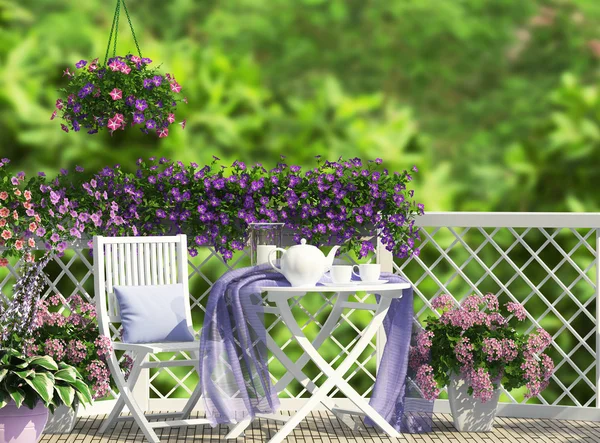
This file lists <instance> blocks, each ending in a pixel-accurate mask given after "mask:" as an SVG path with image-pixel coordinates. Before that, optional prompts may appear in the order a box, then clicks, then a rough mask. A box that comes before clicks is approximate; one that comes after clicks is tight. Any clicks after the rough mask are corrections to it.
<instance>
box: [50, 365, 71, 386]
mask: <svg viewBox="0 0 600 443" xmlns="http://www.w3.org/2000/svg"><path fill="white" fill-rule="evenodd" d="M54 378H55V379H56V380H64V381H66V382H69V383H74V382H75V381H76V380H77V371H76V370H75V368H73V367H67V368H65V369H61V370H60V371H57V372H55V373H54Z"/></svg>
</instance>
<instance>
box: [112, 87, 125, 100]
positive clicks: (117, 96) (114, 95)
mask: <svg viewBox="0 0 600 443" xmlns="http://www.w3.org/2000/svg"><path fill="white" fill-rule="evenodd" d="M109 95H110V96H111V97H112V99H113V100H120V99H122V98H123V91H121V90H120V89H117V88H115V89H113V90H112V91H110V94H109Z"/></svg>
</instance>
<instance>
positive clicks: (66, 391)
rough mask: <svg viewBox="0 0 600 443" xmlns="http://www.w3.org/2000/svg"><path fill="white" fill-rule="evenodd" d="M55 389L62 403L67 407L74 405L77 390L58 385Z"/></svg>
mask: <svg viewBox="0 0 600 443" xmlns="http://www.w3.org/2000/svg"><path fill="white" fill-rule="evenodd" d="M54 388H55V389H56V392H58V396H59V397H60V399H61V400H62V402H63V403H64V404H65V405H66V406H69V407H71V406H72V405H73V400H75V389H73V388H72V387H71V386H62V385H56V386H54Z"/></svg>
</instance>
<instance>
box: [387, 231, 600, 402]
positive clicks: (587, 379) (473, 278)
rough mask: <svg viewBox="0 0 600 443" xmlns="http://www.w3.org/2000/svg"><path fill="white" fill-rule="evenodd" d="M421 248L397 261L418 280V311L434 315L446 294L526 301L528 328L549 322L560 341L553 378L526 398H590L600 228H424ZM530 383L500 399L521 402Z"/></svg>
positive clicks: (547, 326) (554, 346) (593, 393)
mask: <svg viewBox="0 0 600 443" xmlns="http://www.w3.org/2000/svg"><path fill="white" fill-rule="evenodd" d="M423 231H424V232H423V234H424V235H423V237H424V238H423V242H422V245H421V250H422V253H421V255H420V256H419V257H414V258H412V259H409V260H407V261H404V262H402V263H397V264H394V269H395V272H396V273H398V274H400V275H403V276H405V277H407V278H408V279H409V280H410V281H412V282H413V284H414V286H415V294H416V297H415V312H416V313H417V316H418V318H419V320H421V321H423V320H425V318H427V317H428V316H429V315H435V314H434V312H433V311H432V309H431V305H430V301H431V299H432V298H434V297H435V296H437V295H440V294H444V293H446V294H451V295H452V296H453V297H454V298H455V299H457V300H459V301H460V300H462V299H463V298H464V297H466V296H467V295H469V294H471V293H478V294H484V293H494V294H496V295H498V298H499V300H500V302H501V304H502V305H503V304H504V303H506V302H508V301H516V302H520V303H522V304H523V305H524V306H525V308H526V310H527V312H528V317H527V319H526V321H525V322H523V323H522V324H521V326H520V329H522V331H523V332H529V331H531V330H532V329H534V328H537V327H543V328H544V329H546V330H547V331H548V332H550V334H551V335H552V337H553V339H554V341H553V343H552V347H551V349H550V350H549V352H548V353H549V355H550V357H551V358H552V359H553V361H554V363H555V365H556V371H555V373H554V376H553V377H552V381H551V383H550V386H549V387H548V388H547V389H546V390H545V391H544V392H542V393H541V394H540V395H539V396H537V398H533V399H530V400H529V401H528V403H534V404H536V403H537V404H545V405H564V406H592V405H593V403H594V402H595V400H596V387H595V373H596V371H595V369H596V351H595V349H596V341H595V333H596V320H595V299H596V297H595V294H596V283H595V281H596V276H595V274H596V259H597V257H596V249H595V248H596V229H581V228H577V229H575V228H541V227H536V228H533V227H529V228H513V227H496V228H481V227H467V228H453V227H430V228H424V230H423ZM523 394H524V389H523V390H519V391H512V392H510V393H509V392H504V394H503V397H502V399H501V400H502V401H508V402H513V403H523V402H524V399H523Z"/></svg>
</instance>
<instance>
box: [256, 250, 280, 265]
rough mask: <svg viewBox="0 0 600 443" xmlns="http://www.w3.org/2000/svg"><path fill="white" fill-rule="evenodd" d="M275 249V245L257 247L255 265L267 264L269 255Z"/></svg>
mask: <svg viewBox="0 0 600 443" xmlns="http://www.w3.org/2000/svg"><path fill="white" fill-rule="evenodd" d="M275 249H277V246H275V245H258V246H257V247H256V264H257V265H261V264H263V263H269V254H270V253H271V251H274V250H275Z"/></svg>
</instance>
